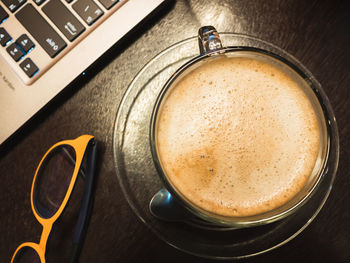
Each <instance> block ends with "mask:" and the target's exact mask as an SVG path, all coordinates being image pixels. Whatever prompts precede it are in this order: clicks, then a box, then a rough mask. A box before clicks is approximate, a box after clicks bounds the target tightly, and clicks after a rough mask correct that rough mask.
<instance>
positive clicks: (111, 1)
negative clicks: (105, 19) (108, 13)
mask: <svg viewBox="0 0 350 263" xmlns="http://www.w3.org/2000/svg"><path fill="white" fill-rule="evenodd" d="M98 1H99V2H100V3H101V4H102V5H103V6H104V7H105V8H106V9H110V8H111V7H112V6H114V5H115V4H116V3H118V2H120V0H98Z"/></svg>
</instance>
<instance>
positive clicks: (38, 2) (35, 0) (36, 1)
mask: <svg viewBox="0 0 350 263" xmlns="http://www.w3.org/2000/svg"><path fill="white" fill-rule="evenodd" d="M34 2H35V3H36V4H37V5H41V4H42V3H44V2H45V0H34Z"/></svg>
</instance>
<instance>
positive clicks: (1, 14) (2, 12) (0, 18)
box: [0, 5, 9, 24]
mask: <svg viewBox="0 0 350 263" xmlns="http://www.w3.org/2000/svg"><path fill="white" fill-rule="evenodd" d="M8 17H9V15H8V13H6V11H5V9H4V8H2V6H1V5H0V24H1V23H2V22H4V20H5V19H6V18H8Z"/></svg>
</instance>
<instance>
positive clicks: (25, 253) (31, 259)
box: [13, 247, 40, 263]
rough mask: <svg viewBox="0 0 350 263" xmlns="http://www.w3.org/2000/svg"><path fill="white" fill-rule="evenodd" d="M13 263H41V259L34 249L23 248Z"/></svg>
mask: <svg viewBox="0 0 350 263" xmlns="http://www.w3.org/2000/svg"><path fill="white" fill-rule="evenodd" d="M13 263H40V257H39V255H38V253H37V252H36V251H35V250H34V249H33V248H31V247H23V248H21V249H20V250H19V251H18V252H17V254H16V257H15V259H14V260H13Z"/></svg>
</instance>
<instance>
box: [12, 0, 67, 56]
mask: <svg viewBox="0 0 350 263" xmlns="http://www.w3.org/2000/svg"><path fill="white" fill-rule="evenodd" d="M16 18H17V19H18V20H19V21H20V22H21V24H22V25H23V26H24V27H25V28H26V29H27V30H28V32H29V33H30V34H31V35H32V36H33V37H34V38H35V40H36V41H37V42H38V43H39V45H40V46H42V48H43V49H44V50H45V51H46V52H47V54H49V56H50V57H52V58H53V57H55V56H56V55H57V54H58V53H59V52H61V51H62V49H64V48H65V47H66V46H67V44H66V42H64V40H63V39H62V38H61V37H60V36H59V35H58V34H57V33H56V32H55V30H54V29H53V28H52V27H51V26H50V25H49V24H48V23H47V22H46V20H45V19H44V18H43V17H42V16H41V15H40V14H39V12H38V11H36V10H35V8H34V7H33V5H31V4H27V5H26V6H24V7H23V8H22V9H21V10H19V11H18V12H17V14H16Z"/></svg>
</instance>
